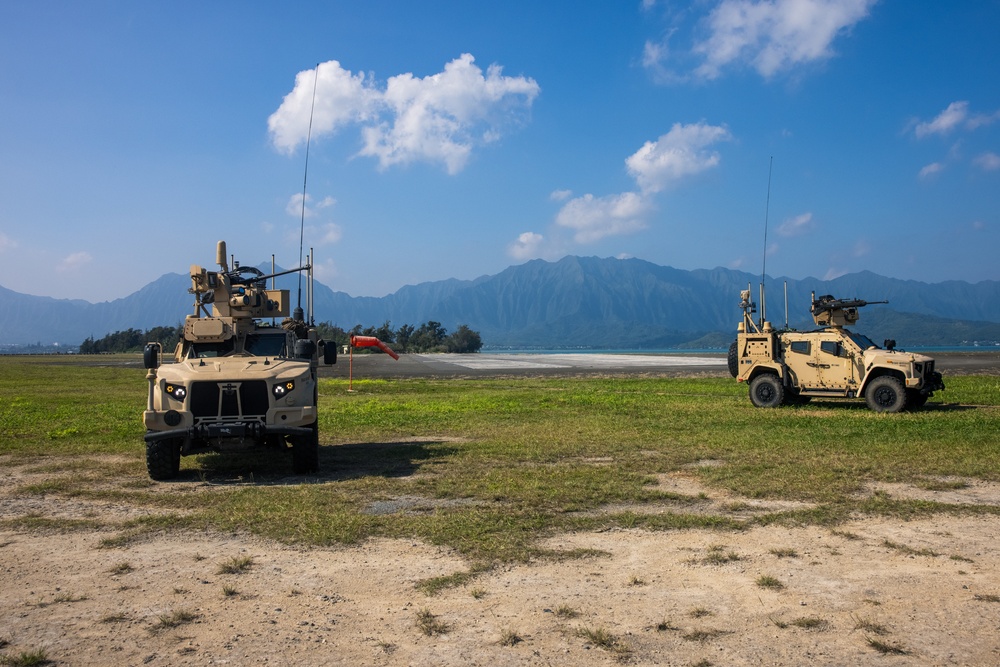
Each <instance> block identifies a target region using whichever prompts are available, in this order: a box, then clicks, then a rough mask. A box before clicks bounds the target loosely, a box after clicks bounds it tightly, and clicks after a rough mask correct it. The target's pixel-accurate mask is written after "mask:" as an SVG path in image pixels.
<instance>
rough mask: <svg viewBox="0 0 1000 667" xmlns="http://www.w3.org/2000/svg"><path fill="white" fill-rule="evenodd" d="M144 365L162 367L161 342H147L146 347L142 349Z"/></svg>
mask: <svg viewBox="0 0 1000 667" xmlns="http://www.w3.org/2000/svg"><path fill="white" fill-rule="evenodd" d="M142 365H143V367H145V368H146V369H153V368H159V367H160V344H159V343H146V347H145V348H143V350H142Z"/></svg>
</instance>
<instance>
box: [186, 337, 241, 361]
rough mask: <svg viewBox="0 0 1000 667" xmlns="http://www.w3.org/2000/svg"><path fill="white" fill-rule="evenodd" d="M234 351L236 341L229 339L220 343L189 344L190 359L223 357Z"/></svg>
mask: <svg viewBox="0 0 1000 667" xmlns="http://www.w3.org/2000/svg"><path fill="white" fill-rule="evenodd" d="M235 351H236V339H235V338H230V339H229V340H224V341H222V342H221V343H191V353H190V356H191V358H192V359H205V358H208V357H224V356H226V355H227V354H232V353H233V352H235Z"/></svg>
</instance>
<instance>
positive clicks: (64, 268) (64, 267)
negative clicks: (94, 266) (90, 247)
mask: <svg viewBox="0 0 1000 667" xmlns="http://www.w3.org/2000/svg"><path fill="white" fill-rule="evenodd" d="M93 259H94V258H93V256H92V255H91V254H90V253H89V252H87V251H85V250H81V251H80V252H74V253H73V254H71V255H68V256H67V257H65V258H64V259H63V260H62V261H61V262H59V264H58V265H57V266H56V271H58V272H59V273H69V272H72V271H76V270H77V269H79V268H81V267H83V266H86V265H87V264H90V262H92V261H93Z"/></svg>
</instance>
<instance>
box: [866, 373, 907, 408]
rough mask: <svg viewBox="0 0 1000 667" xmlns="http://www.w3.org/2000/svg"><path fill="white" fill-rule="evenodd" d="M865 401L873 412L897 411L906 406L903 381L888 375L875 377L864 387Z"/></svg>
mask: <svg viewBox="0 0 1000 667" xmlns="http://www.w3.org/2000/svg"><path fill="white" fill-rule="evenodd" d="M865 402H866V403H868V407H869V408H871V409H872V410H874V411H875V412H899V411H900V410H902V409H903V408H905V407H906V392H905V391H904V390H903V383H902V382H900V381H899V380H897V379H896V378H894V377H891V376H889V375H883V376H882V377H877V378H875V379H874V380H872V381H871V382H870V383H869V384H868V388H867V389H865Z"/></svg>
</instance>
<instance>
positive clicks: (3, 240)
mask: <svg viewBox="0 0 1000 667" xmlns="http://www.w3.org/2000/svg"><path fill="white" fill-rule="evenodd" d="M16 247H17V241H15V240H14V239H12V238H10V237H9V236H7V235H6V234H4V233H3V232H0V252H5V251H7V250H13V249H14V248H16Z"/></svg>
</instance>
